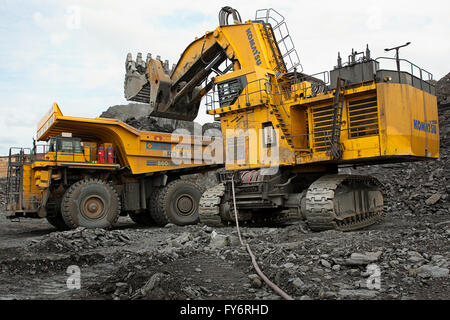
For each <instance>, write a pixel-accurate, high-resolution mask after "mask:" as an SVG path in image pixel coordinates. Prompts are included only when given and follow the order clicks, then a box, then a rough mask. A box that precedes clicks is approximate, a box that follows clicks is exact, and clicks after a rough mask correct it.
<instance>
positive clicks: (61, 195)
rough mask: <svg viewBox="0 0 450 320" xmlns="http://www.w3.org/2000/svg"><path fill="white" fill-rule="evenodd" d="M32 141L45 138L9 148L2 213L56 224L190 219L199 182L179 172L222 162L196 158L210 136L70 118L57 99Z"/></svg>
mask: <svg viewBox="0 0 450 320" xmlns="http://www.w3.org/2000/svg"><path fill="white" fill-rule="evenodd" d="M218 139H220V138H218ZM37 140H38V141H47V142H48V143H47V144H44V145H36V144H35V145H34V147H33V149H24V148H11V149H10V153H9V165H8V180H7V212H6V214H7V216H8V217H9V218H20V217H29V218H46V219H47V220H48V221H49V222H50V223H51V224H52V225H54V226H55V227H57V228H58V229H61V230H64V229H70V228H76V227H78V226H85V227H91V228H94V227H101V228H107V227H111V226H113V225H114V224H115V222H116V221H117V219H118V217H119V215H129V216H130V217H131V218H132V219H133V220H134V221H135V222H137V223H139V224H143V225H152V224H157V225H165V224H167V223H169V222H171V223H175V224H178V225H185V224H191V223H195V222H196V221H197V220H198V201H199V198H200V196H201V194H202V189H201V187H199V186H197V185H196V184H195V183H193V182H190V181H188V180H186V179H180V177H181V176H182V175H184V174H192V173H199V172H206V171H208V170H212V169H215V168H217V167H220V166H221V163H220V162H217V161H215V163H214V164H212V163H206V162H205V161H204V160H201V159H204V156H203V152H204V151H205V149H206V148H208V146H209V145H210V144H211V143H212V142H213V141H215V140H214V138H212V137H196V136H193V135H176V134H170V133H163V132H148V131H140V130H137V129H135V128H133V127H131V126H129V125H127V124H126V123H124V122H122V121H119V120H116V119H106V118H95V119H86V118H77V117H68V116H64V115H63V114H62V112H61V110H60V108H59V107H58V105H57V104H56V103H55V104H54V105H53V106H52V107H51V109H50V110H49V112H48V113H47V114H46V115H45V116H44V117H43V119H42V120H41V121H40V122H39V124H38V128H37ZM208 140H209V141H208ZM220 143H221V142H220ZM198 155H200V156H198Z"/></svg>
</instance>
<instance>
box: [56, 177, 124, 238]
mask: <svg viewBox="0 0 450 320" xmlns="http://www.w3.org/2000/svg"><path fill="white" fill-rule="evenodd" d="M119 213H120V200H119V196H118V195H117V192H116V190H115V189H114V188H113V187H112V186H111V185H109V184H108V183H107V182H105V181H103V180H99V179H85V180H80V181H78V182H76V183H74V184H73V185H72V186H71V187H70V188H69V189H68V190H67V191H66V193H65V194H64V196H63V199H62V204H61V215H62V217H63V219H64V222H65V223H66V224H67V226H69V227H70V228H72V229H75V228H77V227H86V228H104V229H106V228H111V227H112V226H114V224H115V223H116V222H117V219H118V218H119Z"/></svg>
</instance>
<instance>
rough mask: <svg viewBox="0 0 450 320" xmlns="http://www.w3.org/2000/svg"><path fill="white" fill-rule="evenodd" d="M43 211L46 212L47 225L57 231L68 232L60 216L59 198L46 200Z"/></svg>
mask: <svg viewBox="0 0 450 320" xmlns="http://www.w3.org/2000/svg"><path fill="white" fill-rule="evenodd" d="M45 209H46V210H47V216H46V217H45V218H46V219H47V221H48V223H50V224H51V225H52V226H54V227H55V228H56V229H58V231H67V230H70V228H69V227H68V226H67V224H66V223H65V222H64V219H63V217H62V215H61V198H57V199H55V198H50V199H48V202H47V205H46V208H45Z"/></svg>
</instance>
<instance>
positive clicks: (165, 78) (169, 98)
mask: <svg viewBox="0 0 450 320" xmlns="http://www.w3.org/2000/svg"><path fill="white" fill-rule="evenodd" d="M173 69H174V66H173V67H172V69H169V61H168V60H166V61H164V62H162V61H161V58H160V57H159V56H157V58H156V59H152V55H151V54H150V53H149V54H148V55H147V59H146V61H144V60H143V59H142V54H141V53H138V54H137V57H136V61H134V60H133V59H132V55H131V53H129V54H128V55H127V59H126V61H125V83H124V94H125V99H127V100H128V101H136V102H141V103H146V104H148V105H149V114H148V115H151V116H154V117H162V118H170V119H177V120H186V121H193V120H194V119H195V118H196V117H197V114H198V109H199V107H200V99H189V98H188V97H187V96H183V97H181V98H180V97H177V96H174V90H173V88H172V86H173V81H172V80H171V79H170V75H171V73H172V71H173ZM200 91H201V88H192V91H191V93H192V95H193V96H194V97H195V96H198V95H199V92H200ZM176 92H177V91H176V90H175V93H176Z"/></svg>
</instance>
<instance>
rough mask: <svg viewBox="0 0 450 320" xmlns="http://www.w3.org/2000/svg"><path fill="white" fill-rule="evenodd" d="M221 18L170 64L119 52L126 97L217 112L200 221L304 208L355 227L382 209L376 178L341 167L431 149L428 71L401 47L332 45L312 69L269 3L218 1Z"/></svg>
mask: <svg viewBox="0 0 450 320" xmlns="http://www.w3.org/2000/svg"><path fill="white" fill-rule="evenodd" d="M230 17H232V18H233V22H232V23H229V18H230ZM219 23H220V26H219V27H217V28H216V29H215V30H214V31H211V32H206V33H205V35H203V36H201V37H199V38H196V39H195V41H193V42H192V43H191V44H189V45H188V46H187V48H186V49H185V50H184V52H183V53H182V55H181V58H180V60H179V61H178V63H177V64H176V65H175V66H173V67H172V68H169V63H168V61H164V62H163V61H162V60H161V58H160V57H159V56H158V57H157V58H156V59H153V58H152V56H151V55H150V54H149V55H148V56H147V59H146V60H145V61H144V60H143V59H142V55H141V54H138V56H137V59H136V61H134V60H133V59H132V56H131V54H129V55H128V57H127V60H126V77H125V97H126V98H127V99H128V100H130V101H137V102H142V103H147V104H149V106H150V109H151V112H152V113H151V114H152V115H155V116H162V117H167V118H173V119H183V120H193V119H195V118H196V116H197V113H198V110H199V106H200V101H201V99H202V98H203V97H205V96H206V107H207V113H208V114H210V115H212V116H214V119H215V120H217V121H220V124H221V128H222V134H223V141H224V150H225V169H226V170H225V171H224V172H220V174H219V178H220V184H218V185H217V186H215V187H213V188H212V189H209V190H207V191H206V192H205V193H203V195H202V197H201V198H200V201H199V218H200V221H201V222H203V223H206V224H208V225H213V226H221V225H224V224H226V223H229V222H233V221H235V218H236V217H237V219H238V220H239V221H243V222H244V221H245V222H247V223H252V222H255V223H259V222H270V221H286V220H289V219H298V218H301V219H306V221H307V223H308V224H309V226H310V228H311V229H312V230H317V231H320V230H329V229H337V230H342V231H347V230H355V229H359V228H362V227H365V226H368V225H371V224H373V223H375V222H377V221H379V220H380V219H382V217H383V215H384V208H385V207H386V203H387V199H386V197H385V195H384V191H383V186H382V185H381V183H380V182H379V181H378V180H377V179H376V178H374V177H370V176H359V175H349V174H339V168H342V167H345V166H359V165H371V164H385V163H394V162H407V161H421V160H428V159H436V158H438V156H439V128H438V113H437V103H436V97H435V89H434V86H433V85H432V84H431V83H430V81H429V80H432V75H431V74H430V73H429V72H427V71H425V70H424V69H422V68H420V67H418V66H416V65H415V64H413V63H411V62H409V61H408V60H405V59H400V58H399V56H398V49H399V48H400V47H397V48H396V50H397V56H396V58H389V57H380V58H375V59H374V58H372V57H371V53H370V50H369V48H368V47H367V48H366V49H365V50H364V51H362V52H357V51H354V50H352V53H351V54H350V55H349V56H348V61H343V59H342V58H341V57H340V54H338V59H337V65H336V66H335V67H334V68H333V70H331V71H325V72H321V73H317V74H314V75H307V74H305V73H303V72H302V71H303V70H302V67H301V64H300V62H299V59H298V54H297V52H296V50H295V48H294V45H293V42H292V39H291V37H290V35H289V31H288V28H287V25H286V22H285V20H284V18H283V17H282V16H281V15H280V14H279V13H278V12H276V11H275V10H273V9H263V10H258V11H257V12H256V17H255V19H254V20H249V21H246V22H243V21H242V19H241V17H240V15H239V13H238V12H237V11H236V10H234V9H232V8H230V7H224V8H222V10H221V11H220V13H219ZM390 64H394V66H395V67H394V68H386V67H385V65H390Z"/></svg>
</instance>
